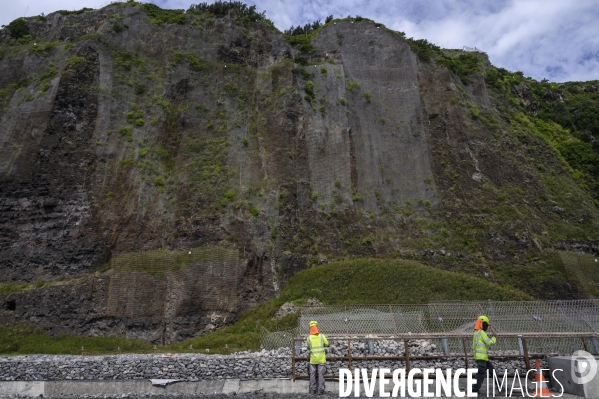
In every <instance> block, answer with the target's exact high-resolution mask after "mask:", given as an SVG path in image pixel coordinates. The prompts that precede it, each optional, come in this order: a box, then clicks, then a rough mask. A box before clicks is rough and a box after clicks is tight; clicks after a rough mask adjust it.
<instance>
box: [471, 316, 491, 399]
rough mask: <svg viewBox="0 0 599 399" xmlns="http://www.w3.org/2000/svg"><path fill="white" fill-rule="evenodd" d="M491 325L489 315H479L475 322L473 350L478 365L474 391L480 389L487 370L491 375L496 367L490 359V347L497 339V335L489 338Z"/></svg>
mask: <svg viewBox="0 0 599 399" xmlns="http://www.w3.org/2000/svg"><path fill="white" fill-rule="evenodd" d="M489 325H491V323H490V322H489V318H488V317H487V316H478V319H477V320H476V324H474V336H473V337H472V350H473V351H474V360H476V365H477V366H478V372H477V373H476V383H475V384H474V386H473V388H472V391H474V392H478V390H479V389H480V387H481V385H482V383H483V380H484V379H485V377H486V375H487V370H489V376H492V375H493V370H494V368H493V365H492V364H491V362H490V361H489V347H490V346H491V345H493V344H495V342H497V339H496V338H495V337H491V338H489V337H488V336H487V333H486V331H487V329H488V328H489Z"/></svg>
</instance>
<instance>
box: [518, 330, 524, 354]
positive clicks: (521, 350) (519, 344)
mask: <svg viewBox="0 0 599 399" xmlns="http://www.w3.org/2000/svg"><path fill="white" fill-rule="evenodd" d="M518 350H519V351H520V355H522V356H524V347H523V346H522V335H518Z"/></svg>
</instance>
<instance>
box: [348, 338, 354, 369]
mask: <svg viewBox="0 0 599 399" xmlns="http://www.w3.org/2000/svg"><path fill="white" fill-rule="evenodd" d="M347 359H348V361H347V362H348V365H349V371H350V372H353V371H354V370H353V369H352V361H351V339H350V338H348V339H347Z"/></svg>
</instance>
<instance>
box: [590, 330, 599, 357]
mask: <svg viewBox="0 0 599 399" xmlns="http://www.w3.org/2000/svg"><path fill="white" fill-rule="evenodd" d="M591 343H592V344H593V353H594V354H599V339H597V335H595V334H593V335H591Z"/></svg>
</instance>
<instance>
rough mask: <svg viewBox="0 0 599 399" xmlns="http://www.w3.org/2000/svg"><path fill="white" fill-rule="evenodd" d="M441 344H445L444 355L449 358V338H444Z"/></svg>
mask: <svg viewBox="0 0 599 399" xmlns="http://www.w3.org/2000/svg"><path fill="white" fill-rule="evenodd" d="M441 342H442V343H443V354H444V355H445V356H449V341H448V340H447V338H443V339H442V340H441Z"/></svg>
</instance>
